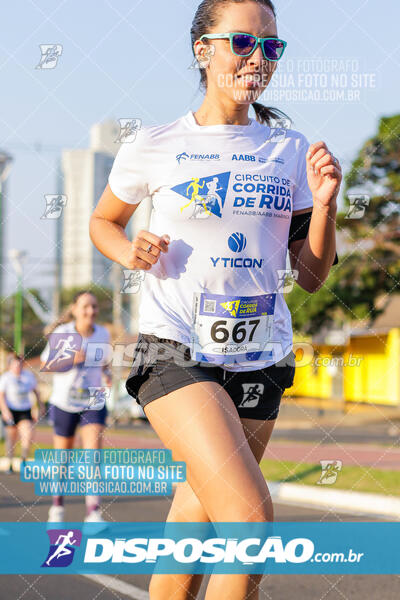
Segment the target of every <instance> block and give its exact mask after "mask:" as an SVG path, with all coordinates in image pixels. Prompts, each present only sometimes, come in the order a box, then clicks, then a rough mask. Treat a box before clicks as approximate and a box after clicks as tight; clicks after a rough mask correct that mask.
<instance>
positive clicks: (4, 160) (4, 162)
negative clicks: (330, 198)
mask: <svg viewBox="0 0 400 600" xmlns="http://www.w3.org/2000/svg"><path fill="white" fill-rule="evenodd" d="M11 161H12V157H11V156H10V155H9V154H7V153H6V152H2V151H0V264H3V253H4V248H3V244H4V242H3V231H4V226H3V220H4V216H3V214H4V209H3V206H4V198H3V196H4V194H3V189H4V186H3V184H4V182H5V181H6V179H7V177H8V175H9V173H10V169H11ZM2 297H3V272H2V271H1V272H0V339H1V338H2V336H3V305H2Z"/></svg>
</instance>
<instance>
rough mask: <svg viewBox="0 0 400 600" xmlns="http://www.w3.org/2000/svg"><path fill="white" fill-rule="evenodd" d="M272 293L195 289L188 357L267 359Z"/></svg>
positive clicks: (231, 360)
mask: <svg viewBox="0 0 400 600" xmlns="http://www.w3.org/2000/svg"><path fill="white" fill-rule="evenodd" d="M275 299H276V294H262V295H259V296H226V295H224V294H209V293H206V292H195V293H194V296H193V315H192V316H193V320H192V329H191V346H190V351H191V358H192V360H195V361H201V362H212V363H217V364H228V363H234V362H243V361H251V360H269V359H271V358H272V351H271V349H268V350H266V349H265V346H266V345H267V344H268V343H269V342H270V341H271V340H272V339H273V321H274V309H275Z"/></svg>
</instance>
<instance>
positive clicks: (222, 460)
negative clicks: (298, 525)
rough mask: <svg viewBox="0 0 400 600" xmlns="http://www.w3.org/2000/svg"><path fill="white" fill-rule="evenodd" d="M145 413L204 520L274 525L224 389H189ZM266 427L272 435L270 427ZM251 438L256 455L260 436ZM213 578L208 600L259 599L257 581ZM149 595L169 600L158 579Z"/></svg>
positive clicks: (196, 385)
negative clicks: (182, 472) (181, 467)
mask: <svg viewBox="0 0 400 600" xmlns="http://www.w3.org/2000/svg"><path fill="white" fill-rule="evenodd" d="M145 412H146V415H147V416H148V418H149V421H150V423H151V424H152V426H153V427H154V429H155V430H156V432H157V433H158V435H159V437H160V438H161V440H162V441H163V443H164V445H165V446H166V448H170V449H171V451H172V455H173V458H174V459H175V460H184V461H185V462H186V465H187V481H188V484H189V486H190V487H191V488H192V489H193V491H194V493H195V495H196V496H197V498H198V500H199V502H200V504H201V506H202V507H203V509H204V511H205V515H207V517H208V519H210V520H211V521H215V522H218V521H247V522H251V521H259V522H266V521H271V520H272V519H273V510H272V502H271V497H270V494H269V491H268V487H267V484H266V481H265V479H264V477H263V475H262V473H261V470H260V468H259V465H258V462H257V460H256V458H255V456H254V454H253V452H252V449H251V447H250V445H249V442H248V441H247V439H246V435H245V432H244V429H243V425H242V423H241V421H240V419H239V416H238V414H237V410H236V407H235V405H234V403H233V401H232V399H231V398H230V396H229V395H228V394H227V392H226V391H225V390H224V388H222V387H221V386H220V385H219V384H217V383H214V382H200V383H194V384H191V385H190V386H185V387H184V388H180V389H179V390H176V391H175V392H172V393H171V394H168V395H166V396H164V397H163V398H159V399H157V400H155V401H153V402H151V403H150V404H148V405H147V406H146V408H145ZM247 421H248V420H247ZM258 427H259V425H258ZM268 427H270V428H271V431H272V427H273V425H269V426H268ZM249 435H250V430H249ZM250 437H251V435H250ZM253 438H254V442H253V443H254V446H255V447H256V446H257V447H258V451H259V452H260V451H261V445H260V444H261V442H260V440H261V438H262V435H257V436H253ZM244 490H245V492H244ZM196 520H198V517H196ZM203 520H204V518H203ZM215 577H216V576H214V575H212V576H211V578H210V584H209V589H208V592H207V600H217V599H218V600H223V599H225V598H226V599H228V598H229V599H230V600H244V599H245V598H247V599H248V600H255V599H256V598H258V592H257V585H258V582H259V580H260V578H261V576H254V575H253V576H251V575H246V574H244V575H219V576H218V578H217V579H215ZM221 590H222V591H221ZM149 591H150V598H151V600H161V599H164V598H166V597H167V595H168V594H167V595H166V591H165V590H161V589H159V586H158V585H157V578H154V580H153V578H152V581H151V583H150V590H149ZM177 592H179V590H176V589H175V590H173V592H172V595H169V596H168V597H169V598H175V599H176V598H184V597H185V596H182V595H181V596H178V595H175V593H177ZM189 597H190V596H189ZM192 597H193V596H192Z"/></svg>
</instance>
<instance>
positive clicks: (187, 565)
mask: <svg viewBox="0 0 400 600" xmlns="http://www.w3.org/2000/svg"><path fill="white" fill-rule="evenodd" d="M399 540H400V522H394V523H389V522H385V523H376V522H361V523H359V522H357V523H351V522H345V523H308V522H299V523H294V522H277V523H159V522H146V523H145V522H140V523H104V524H98V523H62V524H60V523H0V573H2V574H12V573H19V574H30V573H32V574H36V573H40V574H43V575H44V574H50V573H65V574H66V573H81V574H84V573H97V574H100V573H101V574H105V573H114V574H129V573H130V574H134V573H220V574H223V573H236V574H238V573H289V574H290V573H297V574H307V573H313V574H329V573H343V574H400V545H399Z"/></svg>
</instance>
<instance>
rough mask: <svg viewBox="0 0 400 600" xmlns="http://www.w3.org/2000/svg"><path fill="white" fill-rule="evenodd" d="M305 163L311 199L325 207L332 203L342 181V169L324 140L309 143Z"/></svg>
mask: <svg viewBox="0 0 400 600" xmlns="http://www.w3.org/2000/svg"><path fill="white" fill-rule="evenodd" d="M306 164H307V180H308V186H309V188H310V190H311V193H312V195H313V199H314V200H316V201H317V202H319V203H320V204H321V205H322V206H326V207H329V206H330V205H332V204H334V203H335V202H336V198H337V195H338V193H339V189H340V184H341V182H342V169H341V167H340V164H339V161H338V160H337V158H335V157H334V156H333V155H332V154H331V153H330V151H329V150H328V148H327V146H326V144H325V142H322V141H321V142H316V143H315V144H311V145H310V147H309V149H308V152H307V156H306Z"/></svg>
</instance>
